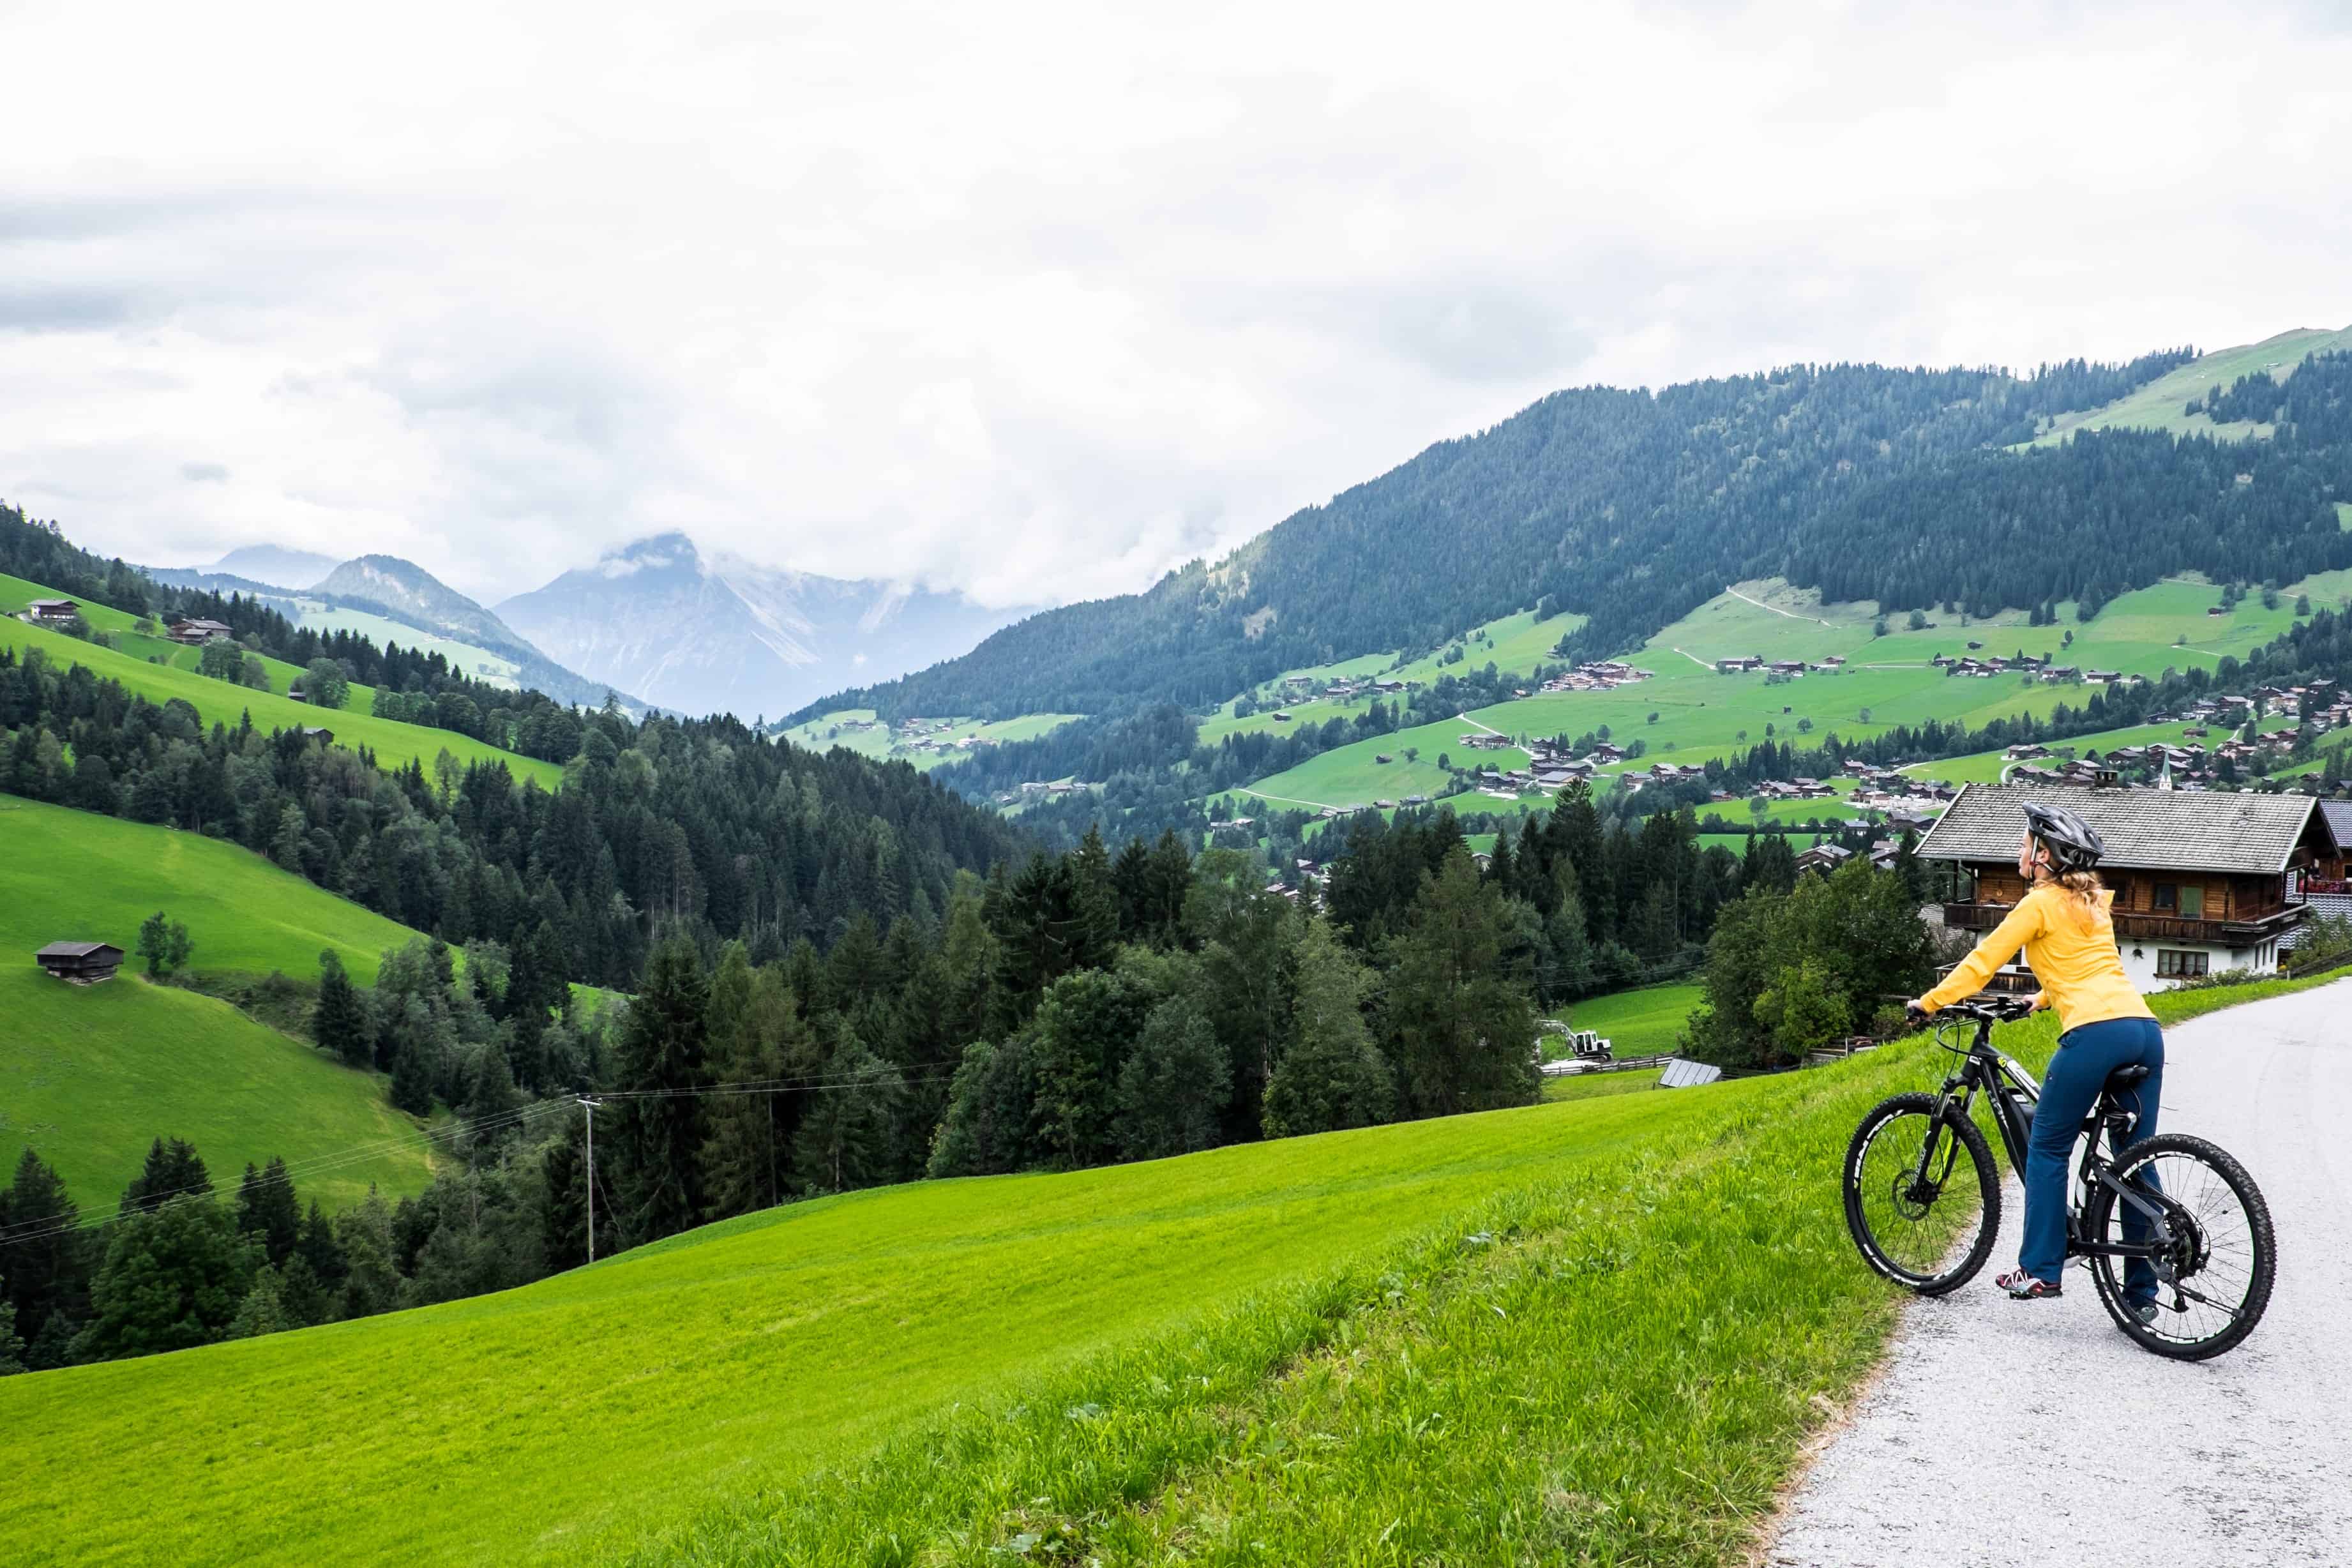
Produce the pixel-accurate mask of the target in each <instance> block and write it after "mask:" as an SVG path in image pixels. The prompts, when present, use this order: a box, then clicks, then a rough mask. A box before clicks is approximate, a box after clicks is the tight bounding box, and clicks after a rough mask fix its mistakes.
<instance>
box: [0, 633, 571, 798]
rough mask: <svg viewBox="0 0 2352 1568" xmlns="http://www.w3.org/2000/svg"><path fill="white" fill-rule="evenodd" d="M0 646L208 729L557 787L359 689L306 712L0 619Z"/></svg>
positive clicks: (521, 761) (553, 776) (518, 759)
mask: <svg viewBox="0 0 2352 1568" xmlns="http://www.w3.org/2000/svg"><path fill="white" fill-rule="evenodd" d="M0 645H5V646H7V647H13V648H15V649H16V652H17V654H18V656H19V657H22V655H23V654H24V653H25V652H26V650H27V649H29V648H38V649H40V650H41V652H42V653H43V654H44V655H45V656H46V657H47V658H48V659H49V660H50V661H51V662H52V663H54V664H56V665H58V666H59V667H60V668H62V667H64V666H67V665H74V664H79V665H86V666H88V667H89V670H90V672H91V673H92V674H94V675H100V676H104V677H105V678H107V679H110V680H119V681H121V683H122V684H123V685H124V686H126V687H128V688H130V689H131V690H132V691H134V692H137V693H138V694H139V695H141V696H142V697H144V698H146V699H147V700H149V701H150V702H155V703H163V702H168V701H170V700H172V699H173V698H175V697H176V698H180V699H182V700H184V701H186V702H187V703H189V704H190V705H191V706H193V707H194V709H195V710H196V714H197V716H198V717H199V718H201V719H202V720H203V721H205V724H206V725H207V726H210V725H214V724H226V725H228V726H230V727H231V728H232V729H233V728H235V727H236V723H237V721H238V720H239V719H240V718H241V717H242V716H244V715H246V714H248V713H249V714H251V715H252V717H253V722H254V726H255V728H257V729H258V730H261V731H265V732H267V731H271V730H292V729H308V728H310V727H313V726H318V725H323V726H325V727H326V728H328V729H331V730H332V731H334V732H335V744H337V745H339V746H343V747H348V748H352V749H357V748H358V747H361V746H365V747H367V748H368V749H369V750H370V751H373V752H374V753H375V755H376V760H377V761H378V762H379V763H382V764H383V766H384V767H387V768H396V767H399V766H401V765H403V764H404V763H409V762H412V761H415V762H421V763H424V764H425V768H426V770H427V771H428V772H429V771H430V770H431V768H432V766H433V761H434V759H435V758H436V757H437V756H439V755H440V754H441V752H443V751H445V750H446V751H447V752H449V753H450V754H451V755H452V756H454V757H456V758H457V761H458V762H460V763H487V762H502V763H506V765H507V767H508V768H509V770H510V771H511V772H512V773H513V774H514V775H515V779H516V781H517V782H518V783H520V782H521V781H522V780H525V779H536V780H537V781H538V782H539V784H540V787H541V788H542V789H554V788H557V787H559V786H560V785H561V784H562V782H563V770H562V767H560V766H558V765H557V764H556V763H547V762H541V761H540V760H539V759H537V758H535V757H525V756H520V755H518V754H516V753H515V752H504V751H500V750H499V749H498V748H497V747H495V746H492V745H489V744H488V743H487V742H481V741H477V740H475V739H473V738H472V737H471V736H469V735H460V734H458V733H457V731H454V730H434V729H428V728H426V727H425V726H423V725H420V724H402V723H398V722H395V721H393V720H390V719H379V718H376V717H375V716H374V715H373V714H371V713H369V712H367V711H366V710H365V709H366V704H367V703H368V702H369V700H371V699H370V698H369V697H368V696H367V695H366V694H365V692H364V690H363V689H362V688H359V687H353V688H352V702H353V703H354V704H356V705H357V707H356V709H354V708H345V709H341V710H327V709H319V708H313V707H311V706H310V705H309V704H308V703H303V702H296V701H294V700H291V699H290V698H286V697H281V696H278V695H274V694H273V693H270V692H266V691H256V690H253V689H249V688H247V687H242V686H231V685H230V684H229V683H228V682H226V681H225V680H212V679H206V678H205V677H204V676H202V675H198V674H197V673H195V672H194V670H189V669H179V668H172V667H169V666H165V665H156V664H149V663H147V662H146V661H145V660H143V659H141V658H133V657H131V655H129V654H127V653H118V652H116V651H114V650H113V649H111V648H103V647H96V646H94V645H93V644H90V643H86V642H82V641H80V640H79V639H78V638H74V637H67V636H65V635H64V634H63V633H61V632H52V631H43V630H41V629H40V628H38V627H36V626H26V624H25V623H24V622H22V621H20V620H16V619H15V618H14V617H0ZM183 651H186V650H183Z"/></svg>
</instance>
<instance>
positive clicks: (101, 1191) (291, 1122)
mask: <svg viewBox="0 0 2352 1568" xmlns="http://www.w3.org/2000/svg"><path fill="white" fill-rule="evenodd" d="M0 849H5V854H0V958H5V961H0V1018H5V1020H6V1021H7V1022H6V1026H5V1028H0V1162H5V1165H6V1166H7V1167H8V1168H11V1169H13V1168H14V1166H15V1163H16V1155H17V1152H18V1151H19V1150H20V1149H22V1148H23V1147H25V1146H26V1145H27V1144H29V1145H31V1146H32V1147H33V1148H35V1149H37V1150H38V1151H39V1152H40V1153H41V1155H42V1157H43V1158H45V1159H47V1161H48V1162H49V1163H51V1164H52V1165H55V1166H56V1167H57V1168H58V1173H59V1174H61V1175H62V1176H63V1177H64V1178H65V1180H66V1183H67V1184H68V1186H69V1187H70V1188H71V1189H72V1192H73V1194H74V1198H75V1201H76V1202H77V1203H79V1204H80V1205H82V1207H83V1208H84V1210H85V1211H88V1210H91V1209H109V1210H110V1209H111V1208H112V1206H113V1204H114V1200H115V1199H116V1198H118V1197H120V1196H121V1192H122V1188H123V1185H124V1184H126V1183H128V1182H129V1181H130V1179H131V1177H132V1176H133V1175H135V1174H137V1173H138V1169H139V1163H140V1161H141V1160H142V1158H143V1157H144V1156H145V1154H146V1152H147V1145H148V1144H149V1143H150V1142H152V1140H153V1139H155V1138H156V1137H157V1136H159V1135H163V1136H171V1137H177V1138H184V1139H186V1140H188V1141H189V1142H192V1143H194V1144H195V1146H196V1148H197V1149H198V1151H199V1152H202V1153H203V1155H204V1156H205V1163H206V1164H207V1165H208V1166H209V1167H210V1169H211V1171H212V1173H213V1179H214V1182H215V1184H221V1183H223V1182H225V1181H226V1182H233V1181H234V1179H235V1177H236V1173H238V1172H239V1171H241V1170H242V1169H243V1168H244V1166H245V1163H246V1162H247V1161H252V1162H254V1163H266V1162H267V1161H268V1159H269V1158H270V1156H272V1155H273V1154H275V1155H283V1156H284V1157H285V1158H286V1159H287V1160H288V1161H289V1162H295V1161H299V1160H303V1159H308V1158H312V1157H315V1156H319V1155H323V1154H327V1153H330V1152H338V1151H352V1150H358V1149H360V1148H361V1146H362V1145H382V1146H381V1147H378V1148H374V1149H372V1150H367V1151H364V1152H360V1153H358V1154H357V1155H356V1156H355V1157H353V1158H352V1159H351V1160H350V1161H349V1162H348V1163H341V1164H338V1165H335V1166H333V1167H331V1168H330V1169H323V1170H320V1172H319V1173H317V1174H316V1175H313V1176H307V1177H304V1178H303V1179H302V1181H301V1183H300V1186H301V1191H302V1194H303V1195H304V1196H305V1197H315V1198H318V1199H319V1200H320V1202H321V1203H323V1204H325V1205H327V1206H329V1207H331V1208H332V1207H340V1206H341V1205H344V1204H346V1203H350V1202H353V1201H356V1200H357V1199H358V1198H360V1197H362V1196H363V1195H364V1194H366V1192H367V1189H368V1187H369V1185H370V1184H377V1185H379V1186H381V1187H383V1189H385V1190H386V1191H389V1192H395V1193H397V1192H409V1191H414V1190H415V1189H417V1188H419V1187H422V1186H423V1185H424V1184H425V1179H426V1177H427V1174H428V1172H427V1168H426V1163H425V1154H424V1151H423V1147H422V1145H421V1144H420V1143H419V1142H417V1140H416V1137H415V1133H416V1124H415V1121H413V1120H411V1119H410V1118H408V1117H406V1116H404V1115H402V1114H401V1113H400V1112H398V1111H396V1110H393V1109H392V1108H391V1106H389V1105H388V1104H386V1103H385V1102H384V1096H383V1084H382V1082H381V1080H380V1079H377V1078H376V1077H375V1076H374V1075H373V1074H370V1073H365V1072H360V1071H357V1070H354V1069H352V1068H346V1067H342V1066H340V1065H338V1064H337V1063H335V1062H334V1061H332V1060H331V1059H330V1058H327V1057H325V1056H323V1055H321V1054H320V1052H318V1051H317V1050H314V1049H312V1048H311V1047H309V1046H307V1045H304V1044H302V1043H301V1042H299V1041H297V1040H294V1039H290V1038H289V1037H286V1036H284V1035H281V1034H279V1033H278V1032H277V1031H276V1030H274V1029H270V1028H267V1027H265V1026H262V1025H260V1024H257V1023H256V1022H254V1021H253V1020H252V1019H250V1018H248V1017H247V1016H245V1015H244V1014H242V1013H240V1012H238V1011H237V1010H236V1008H234V1007H232V1006H230V1005H228V1004H227V1003H226V1002H221V1001H217V1000H215V999H214V998H212V997H210V996H205V995H200V994H197V993H195V992H194V991H188V990H183V989H181V988H179V987H177V986H170V985H156V984H150V983H149V982H148V981H146V980H145V979H144V978H142V977H139V976H138V974H137V970H138V960H137V958H136V957H135V956H134V957H132V958H131V959H130V960H129V961H128V962H127V963H125V964H124V966H123V969H122V972H121V974H119V975H118V976H117V977H116V978H115V979H114V980H111V981H110V982H108V983H106V984H101V985H91V986H79V985H68V984H65V983H63V982H61V981H57V980H52V979H50V978H49V977H48V976H47V975H46V974H44V973H41V971H40V970H39V969H38V968H37V967H36V966H35V965H34V963H33V962H32V954H33V952H34V950H35V949H37V948H38V947H41V946H43V945H45V944H47V943H48V942H59V941H89V942H113V943H114V944H115V945H116V946H118V947H121V948H122V949H123V950H125V951H126V952H132V951H133V950H134V949H135V948H136V945H137V942H138V935H139V922H140V921H142V920H143V919H144V918H146V917H147V916H148V915H150V914H152V913H153V912H154V911H155V910H159V909H160V910H165V911H167V912H168V913H169V914H170V915H171V916H172V917H173V919H175V920H179V921H184V922H185V923H186V924H187V927H188V930H189V933H190V934H191V936H193V937H194V942H195V948H194V952H193V954H192V955H191V959H190V967H191V968H192V969H194V970H198V971H202V972H205V973H215V974H245V975H252V974H266V973H268V972H269V971H270V970H273V969H278V970H283V971H285V972H286V973H289V974H293V975H297V976H300V977H303V978H306V979H307V978H309V977H311V976H314V975H315V974H316V973H317V971H318V963H319V954H320V951H321V950H322V949H325V948H329V947H332V948H334V949H335V950H336V951H337V952H339V953H341V956H342V958H343V960H344V962H345V963H346V964H348V965H349V966H350V968H351V969H352V973H354V974H355V975H356V976H358V977H359V978H360V979H361V980H362V982H363V983H364V982H372V981H373V979H374V977H375V972H376V965H377V960H378V955H379V954H380V953H381V952H383V950H384V949H386V948H390V947H397V946H401V945H404V943H406V942H408V941H410V940H411V938H412V937H413V936H414V935H415V933H414V932H412V931H409V930H407V929H406V928H405V927H404V926H399V925H395V924H394V923H393V922H392V921H387V920H384V919H383V918H382V917H380V916H378V915H374V914H372V913H370V912H369V911H367V910H363V909H362V908H360V907H359V906H358V905H357V904H352V903H347V902H345V901H344V900H341V899H338V898H335V897H334V896H333V895H331V894H329V893H326V892H322V891H320V889H317V888H314V887H312V886H311V885H310V883H308V882H306V881H304V880H302V879H300V878H299V877H296V876H293V875H291V874H289V873H288V872H285V871H281V870H279V869H278V868H277V867H275V866H273V865H271V864H270V863H269V862H268V861H267V860H264V859H262V858H259V857H258V856H256V855H252V854H250V853H248V852H247V851H246V850H244V849H240V848H238V847H236V846H234V845H230V844H223V843H220V842H218V841H217V840H215V839H209V838H204V837H198V836H196V835H194V834H186V833H175V832H173V831H172V830H171V829H169V828H163V827H151V826H144V825H142V824H138V823H128V822H120V821H116V820H115V819H113V818H111V817H104V816H90V815H89V814H87V813H83V812H78V811H68V810H66V809H65V808H63V807H61V806H52V805H37V804H35V803H33V802H30V801H21V800H17V799H15V798H14V797H11V796H6V795H0Z"/></svg>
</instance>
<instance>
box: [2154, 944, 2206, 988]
mask: <svg viewBox="0 0 2352 1568" xmlns="http://www.w3.org/2000/svg"><path fill="white" fill-rule="evenodd" d="M2209 958H2210V954H2208V953H2203V952H2184V951H2183V950H2181V949H2179V948H2177V947H2159V948H2158V949H2157V950H2156V977H2157V978H2158V980H2195V979H2197V978H2199V977H2200V976H2201V975H2202V974H2204V973H2205V971H2206V963H2207V960H2208V959H2209Z"/></svg>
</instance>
